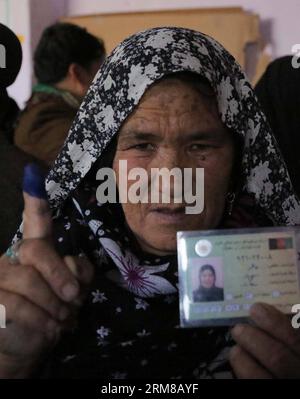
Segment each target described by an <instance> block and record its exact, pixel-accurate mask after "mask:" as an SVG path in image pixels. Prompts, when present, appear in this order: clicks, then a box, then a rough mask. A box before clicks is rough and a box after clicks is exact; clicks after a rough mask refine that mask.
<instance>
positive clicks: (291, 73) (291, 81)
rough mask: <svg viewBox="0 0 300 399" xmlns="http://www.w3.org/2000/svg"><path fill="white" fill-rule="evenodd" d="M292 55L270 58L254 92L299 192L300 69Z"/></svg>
mask: <svg viewBox="0 0 300 399" xmlns="http://www.w3.org/2000/svg"><path fill="white" fill-rule="evenodd" d="M292 60H293V56H285V57H281V58H278V59H277V60H275V61H273V62H271V64H270V65H269V66H268V68H267V70H266V72H265V73H264V74H263V76H262V77H261V79H260V80H259V82H258V83H257V85H256V87H255V92H256V95H257V97H258V100H259V102H260V104H261V106H262V109H263V111H264V113H265V115H266V117H267V119H268V122H269V124H270V126H271V128H272V130H273V133H274V135H275V137H276V139H277V141H278V144H279V147H280V150H281V152H282V155H283V158H284V160H285V162H286V165H287V168H288V171H289V174H290V177H291V180H292V183H293V186H294V188H295V191H296V193H297V194H298V196H300V157H299V153H298V148H299V145H300V95H299V89H300V69H299V68H294V67H293V65H292Z"/></svg>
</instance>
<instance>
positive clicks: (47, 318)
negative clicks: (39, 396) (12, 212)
mask: <svg viewBox="0 0 300 399" xmlns="http://www.w3.org/2000/svg"><path fill="white" fill-rule="evenodd" d="M24 199H25V209H24V213H23V220H24V234H23V238H24V239H25V241H24V242H23V243H22V245H21V247H20V250H19V261H20V264H18V265H14V264H11V263H10V261H9V258H8V257H7V256H6V255H4V256H2V258H1V259H0V304H2V305H4V306H5V308H6V328H5V329H0V378H1V377H2V378H23V377H26V376H29V375H30V374H31V373H32V372H33V370H34V369H35V367H36V366H37V365H38V362H39V361H40V360H41V357H42V355H43V354H44V353H45V352H46V351H48V350H50V349H51V348H52V347H53V345H55V343H56V342H57V340H58V339H59V336H60V334H61V332H62V331H63V330H64V329H67V328H69V327H70V324H71V323H73V321H74V316H75V315H76V310H77V309H78V306H80V304H81V303H82V300H83V296H84V294H85V291H86V289H87V286H88V285H89V283H90V282H91V280H92V277H93V268H92V265H91V264H90V263H89V262H88V261H87V260H86V259H85V258H81V257H70V256H68V257H65V258H64V259H62V258H61V257H60V256H59V255H58V253H57V252H56V251H55V249H54V246H53V244H52V242H51V238H50V236H51V233H52V219H51V214H50V211H49V207H48V204H47V202H46V201H45V200H43V199H38V198H34V197H31V196H29V195H28V194H26V193H25V194H24Z"/></svg>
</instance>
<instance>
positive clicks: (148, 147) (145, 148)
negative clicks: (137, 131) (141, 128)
mask: <svg viewBox="0 0 300 399" xmlns="http://www.w3.org/2000/svg"><path fill="white" fill-rule="evenodd" d="M130 148H131V149H135V150H140V151H152V150H154V145H153V144H151V143H141V144H136V145H133V146H132V147H130Z"/></svg>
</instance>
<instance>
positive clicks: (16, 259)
mask: <svg viewBox="0 0 300 399" xmlns="http://www.w3.org/2000/svg"><path fill="white" fill-rule="evenodd" d="M119 160H126V161H127V165H128V170H132V169H133V168H135V167H141V168H144V169H146V170H147V171H148V172H149V173H150V170H151V169H152V168H163V167H165V168H168V169H171V168H173V167H179V168H181V169H183V168H192V169H193V170H195V169H196V168H204V171H205V182H204V184H205V186H204V188H205V198H204V200H205V205H204V210H203V212H201V213H200V214H197V215H190V214H185V212H184V208H183V205H184V204H177V203H175V201H174V202H173V203H171V204H157V203H156V204H151V203H150V204H149V203H132V202H128V203H122V204H112V203H105V204H103V203H99V202H98V201H97V197H96V190H97V188H98V186H99V184H100V182H99V181H97V179H96V177H97V171H98V170H99V168H102V167H109V166H110V167H113V169H114V171H115V173H116V175H117V176H119V175H120V173H121V172H122V171H121V170H120V169H119V165H120V163H119ZM34 174H35V172H34ZM30 177H31V176H28V171H27V174H26V175H25V182H24V191H25V194H24V197H25V210H24V217H23V222H24V223H23V229H21V230H22V233H23V234H21V232H20V233H19V235H18V238H19V239H21V238H22V240H21V241H18V243H17V244H14V246H13V247H12V248H10V250H9V251H8V253H7V254H6V255H4V256H3V257H2V259H1V264H0V303H2V304H4V305H5V306H6V309H7V328H6V329H2V330H0V375H1V376H2V377H30V376H34V375H38V374H36V373H37V370H39V372H41V370H43V372H42V375H46V376H48V377H52V376H53V377H74V378H75V377H79V378H80V377H82V378H83V377H97V378H101V377H102V378H124V377H127V378H132V377H148V378H154V377H158V378H162V377H170V378H180V377H195V378H201V377H209V376H212V377H214V376H216V375H217V374H218V373H219V372H222V373H224V372H225V371H227V372H228V375H231V374H230V372H231V371H232V370H233V371H234V374H235V375H236V376H238V377H254V378H259V377H265V378H271V377H286V376H289V377H295V376H299V373H300V371H299V370H300V343H299V342H300V341H299V338H298V334H297V333H296V332H295V330H293V329H292V328H291V326H290V322H289V320H288V318H287V317H286V316H285V315H283V314H281V313H280V312H279V311H277V310H276V309H275V308H273V307H271V306H268V305H256V306H253V308H252V313H251V316H252V318H253V320H254V322H255V323H256V325H255V326H254V325H244V326H241V325H238V326H236V327H235V328H234V329H233V330H232V332H231V333H232V337H233V339H234V340H235V342H236V345H235V346H234V348H233V349H232V350H231V353H230V356H228V351H227V349H228V347H229V346H230V345H231V342H230V337H229V334H228V333H227V331H226V329H224V328H219V329H180V328H178V323H179V312H178V290H177V283H178V281H177V280H178V277H177V263H176V232H177V231H178V230H195V229H200V230H201V229H218V228H220V227H223V228H224V227H229V226H230V227H232V226H236V227H246V226H247V227H249V226H266V225H277V224H280V225H283V224H286V225H294V224H297V223H299V221H300V213H299V209H300V208H299V202H298V200H297V198H296V197H295V195H294V193H293V190H292V187H291V184H290V181H289V178H288V174H287V171H286V169H285V165H284V163H283V162H282V159H281V156H280V153H279V151H278V149H277V146H276V143H275V141H274V139H273V136H272V134H271V133H270V131H269V128H268V125H267V124H266V121H265V118H264V115H263V114H262V112H261V111H260V109H259V107H258V104H257V102H256V99H255V97H254V95H253V92H252V89H251V87H250V85H249V83H248V82H247V80H246V78H245V76H244V74H243V73H242V71H241V70H240V67H239V66H238V65H237V64H236V62H235V60H234V59H233V58H232V56H231V55H229V54H228V53H227V52H226V50H224V48H223V47H222V46H221V45H220V44H218V43H217V42H216V41H214V40H213V39H211V38H210V37H207V36H205V35H203V34H201V33H198V32H195V31H191V30H187V29H181V28H155V29H151V30H148V31H145V32H142V33H139V34H135V35H133V36H131V37H130V38H128V39H126V40H125V41H124V42H123V43H121V44H120V45H119V46H118V47H117V48H116V49H115V50H114V51H113V53H112V54H111V56H110V57H109V58H108V59H107V61H106V62H105V64H104V65H103V67H102V68H101V70H100V71H99V74H98V75H97V76H96V78H95V80H94V83H93V85H92V87H91V88H90V90H89V92H88V94H87V96H86V98H85V100H84V102H83V104H82V106H81V108H80V110H79V112H78V115H77V117H76V119H75V121H74V124H73V126H72V128H71V131H70V133H69V136H68V139H67V141H66V143H65V146H64V148H63V150H62V152H61V154H60V155H59V157H58V159H57V160H56V163H55V165H54V167H53V169H52V171H51V172H50V174H49V176H48V178H47V182H46V189H47V196H48V200H49V202H50V206H51V208H52V216H53V219H52V218H51V216H50V211H49V208H48V205H47V202H46V201H45V199H44V197H45V193H43V191H41V190H40V188H39V184H38V181H37V180H39V179H37V177H36V176H33V177H34V179H31V178H30ZM117 181H118V179H117ZM194 183H195V182H194V181H193V186H194ZM130 184H133V182H128V185H129V186H130ZM149 184H151V181H150V183H149ZM129 188H130V187H129ZM21 236H22V237H21ZM93 269H94V274H93ZM228 360H229V361H228ZM41 366H43V367H41ZM222 375H224V374H222Z"/></svg>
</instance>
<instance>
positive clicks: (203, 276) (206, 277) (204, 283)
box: [200, 270, 215, 288]
mask: <svg viewBox="0 0 300 399" xmlns="http://www.w3.org/2000/svg"><path fill="white" fill-rule="evenodd" d="M200 285H201V287H204V288H212V287H213V286H214V285H215V276H214V274H213V273H212V272H211V271H210V270H204V271H203V272H201V273H200Z"/></svg>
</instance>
